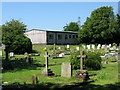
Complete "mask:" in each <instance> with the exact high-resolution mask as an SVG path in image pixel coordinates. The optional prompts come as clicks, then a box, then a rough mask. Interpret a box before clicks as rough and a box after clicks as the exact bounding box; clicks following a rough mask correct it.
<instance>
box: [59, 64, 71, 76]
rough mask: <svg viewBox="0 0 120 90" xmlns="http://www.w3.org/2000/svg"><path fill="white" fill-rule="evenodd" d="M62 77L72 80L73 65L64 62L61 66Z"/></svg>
mask: <svg viewBox="0 0 120 90" xmlns="http://www.w3.org/2000/svg"><path fill="white" fill-rule="evenodd" d="M61 76H62V77H68V78H70V77H71V76H72V70H71V64H70V63H68V62H63V63H62V66H61Z"/></svg>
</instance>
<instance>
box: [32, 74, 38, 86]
mask: <svg viewBox="0 0 120 90" xmlns="http://www.w3.org/2000/svg"><path fill="white" fill-rule="evenodd" d="M32 84H38V77H37V76H36V75H35V74H33V75H32Z"/></svg>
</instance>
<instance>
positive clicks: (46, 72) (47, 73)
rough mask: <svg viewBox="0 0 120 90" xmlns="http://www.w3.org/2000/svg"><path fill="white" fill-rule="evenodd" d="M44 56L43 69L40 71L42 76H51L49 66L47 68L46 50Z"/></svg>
mask: <svg viewBox="0 0 120 90" xmlns="http://www.w3.org/2000/svg"><path fill="white" fill-rule="evenodd" d="M44 57H45V69H44V70H43V71H42V73H41V75H42V76H53V75H54V73H53V72H52V71H51V69H50V68H48V58H49V55H48V52H46V53H45V55H44Z"/></svg>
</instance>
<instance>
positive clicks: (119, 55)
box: [117, 52, 120, 61]
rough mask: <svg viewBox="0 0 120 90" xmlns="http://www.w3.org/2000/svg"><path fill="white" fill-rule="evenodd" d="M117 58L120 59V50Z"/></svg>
mask: <svg viewBox="0 0 120 90" xmlns="http://www.w3.org/2000/svg"><path fill="white" fill-rule="evenodd" d="M117 60H119V61H120V52H118V54H117Z"/></svg>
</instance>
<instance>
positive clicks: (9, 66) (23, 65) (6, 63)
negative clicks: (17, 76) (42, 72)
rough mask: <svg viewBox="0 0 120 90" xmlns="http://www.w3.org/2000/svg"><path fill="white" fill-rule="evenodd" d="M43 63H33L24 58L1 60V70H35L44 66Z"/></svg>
mask: <svg viewBox="0 0 120 90" xmlns="http://www.w3.org/2000/svg"><path fill="white" fill-rule="evenodd" d="M44 66H45V65H44V64H35V61H34V62H32V63H29V62H26V60H3V61H2V67H3V70H2V72H3V73H5V72H11V71H12V72H14V71H20V70H22V69H28V70H36V69H37V68H38V67H44Z"/></svg>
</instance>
